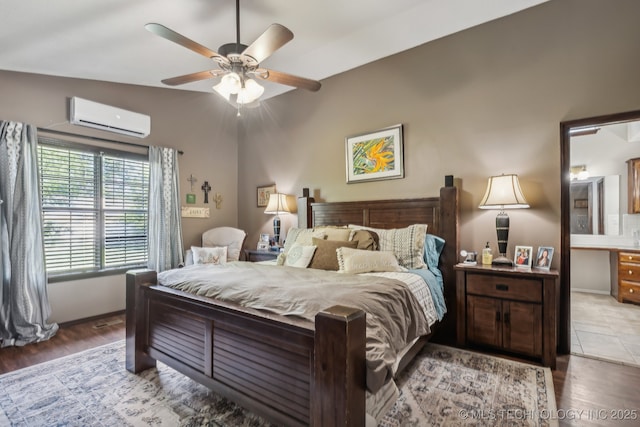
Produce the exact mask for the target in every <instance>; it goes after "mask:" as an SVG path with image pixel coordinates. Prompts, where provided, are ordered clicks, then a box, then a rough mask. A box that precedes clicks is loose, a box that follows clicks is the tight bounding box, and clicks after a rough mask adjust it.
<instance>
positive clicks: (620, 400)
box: [0, 313, 640, 427]
mask: <svg viewBox="0 0 640 427" xmlns="http://www.w3.org/2000/svg"><path fill="white" fill-rule="evenodd" d="M112 322H118V323H115V324H111V323H112ZM105 324H106V326H102V327H98V328H96V326H101V325H105ZM124 338H125V324H124V313H122V314H115V315H110V316H107V317H102V318H96V319H90V320H87V321H83V322H78V323H73V324H66V325H61V327H60V330H59V331H58V333H57V334H56V336H55V337H53V338H52V339H51V340H49V341H46V342H42V343H38V344H31V345H27V346H24V347H8V348H2V349H0V374H3V373H6V372H10V371H14V370H17V369H20V368H24V367H27V366H31V365H35V364H37V363H42V362H46V361H48V360H51V359H55V358H58V357H62V356H66V355H68V354H72V353H76V352H79V351H82V350H86V349H89V348H92V347H97V346H100V345H103V344H108V343H110V342H114V341H117V340H121V339H124ZM123 369H124V367H123ZM553 384H554V387H555V392H556V402H557V406H558V413H557V414H553V415H556V416H557V417H558V421H559V424H560V426H616V427H622V426H637V425H639V424H640V393H639V389H638V387H639V386H638V384H640V368H636V367H632V366H625V365H620V364H615V363H609V362H604V361H601V360H595V359H588V358H584V357H577V356H570V355H565V356H560V357H558V362H557V369H556V370H555V371H553ZM634 411H635V412H634ZM634 414H635V419H633V418H634ZM616 417H617V418H625V419H622V420H619V419H615V418H616Z"/></svg>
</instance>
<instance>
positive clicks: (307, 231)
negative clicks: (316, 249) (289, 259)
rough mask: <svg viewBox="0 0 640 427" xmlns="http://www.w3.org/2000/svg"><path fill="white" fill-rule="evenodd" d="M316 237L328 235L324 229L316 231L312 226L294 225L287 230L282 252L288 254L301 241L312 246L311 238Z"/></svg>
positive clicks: (304, 244)
mask: <svg viewBox="0 0 640 427" xmlns="http://www.w3.org/2000/svg"><path fill="white" fill-rule="evenodd" d="M314 237H318V238H325V237H326V235H325V234H324V233H323V232H322V231H314V230H313V229H312V228H296V227H292V228H290V229H289V231H288V232H287V239H286V240H285V241H284V248H283V249H282V253H284V254H285V255H286V254H288V253H289V250H290V249H291V247H292V246H293V245H294V244H295V243H299V244H301V245H303V246H311V245H312V241H311V239H312V238H314Z"/></svg>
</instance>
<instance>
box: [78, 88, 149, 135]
mask: <svg viewBox="0 0 640 427" xmlns="http://www.w3.org/2000/svg"><path fill="white" fill-rule="evenodd" d="M69 117H70V121H71V123H73V124H74V125H81V126H87V127H90V128H95V129H100V130H105V131H108V132H115V133H121V134H124V135H129V136H135V137H137V138H144V137H146V136H148V135H149V133H150V132H151V117H149V116H147V115H146V114H140V113H135V112H133V111H128V110H123V109H122V108H117V107H112V106H110V105H105V104H100V103H98V102H93V101H88V100H86V99H82V98H78V97H77V96H74V97H73V98H71V105H70V111H69Z"/></svg>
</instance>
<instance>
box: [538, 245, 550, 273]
mask: <svg viewBox="0 0 640 427" xmlns="http://www.w3.org/2000/svg"><path fill="white" fill-rule="evenodd" d="M545 252H546V254H545ZM552 260H553V247H551V246H539V247H538V254H537V255H536V261H535V262H534V263H533V266H534V267H535V268H540V269H542V270H549V269H550V268H551V261H552Z"/></svg>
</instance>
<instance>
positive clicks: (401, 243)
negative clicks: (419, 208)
mask: <svg viewBox="0 0 640 427" xmlns="http://www.w3.org/2000/svg"><path fill="white" fill-rule="evenodd" d="M349 227H351V228H355V229H363V230H370V231H374V232H375V233H376V234H378V237H379V238H380V250H381V251H392V252H393V254H394V255H395V256H396V258H397V259H398V263H399V264H400V265H401V266H402V267H406V268H409V269H419V268H426V267H427V265H426V264H425V263H424V241H425V237H426V235H427V224H413V225H410V226H408V227H405V228H390V229H384V228H370V227H363V226H359V225H350V226H349Z"/></svg>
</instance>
